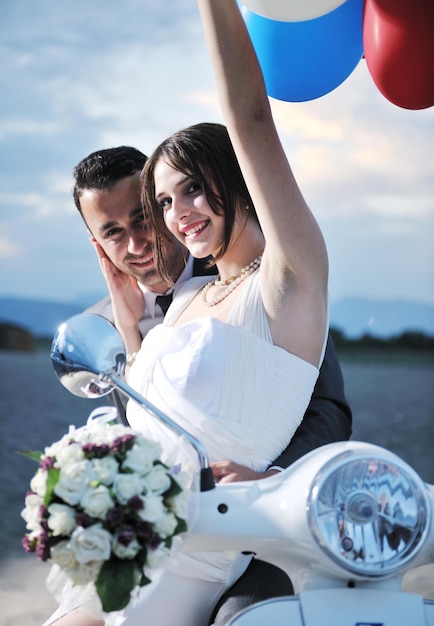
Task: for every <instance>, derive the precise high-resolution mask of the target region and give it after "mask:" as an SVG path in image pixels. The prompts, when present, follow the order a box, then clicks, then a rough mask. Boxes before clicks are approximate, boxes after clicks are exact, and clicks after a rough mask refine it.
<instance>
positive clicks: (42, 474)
mask: <svg viewBox="0 0 434 626" xmlns="http://www.w3.org/2000/svg"><path fill="white" fill-rule="evenodd" d="M47 475H48V474H47V472H46V470H42V469H38V471H37V472H36V474H35V475H34V476H33V478H32V480H31V481H30V489H31V490H32V491H34V492H35V493H37V494H38V496H41V497H42V498H43V497H44V496H45V494H46V493H47Z"/></svg>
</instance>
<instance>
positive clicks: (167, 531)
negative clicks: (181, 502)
mask: <svg viewBox="0 0 434 626" xmlns="http://www.w3.org/2000/svg"><path fill="white" fill-rule="evenodd" d="M177 526H178V520H177V519H176V517H175V515H174V514H173V513H164V514H163V515H161V516H160V517H159V518H158V519H157V520H156V521H155V522H154V528H155V530H156V531H157V533H158V534H159V535H160V537H163V539H165V538H166V537H171V536H172V535H173V533H174V532H175V528H176V527H177Z"/></svg>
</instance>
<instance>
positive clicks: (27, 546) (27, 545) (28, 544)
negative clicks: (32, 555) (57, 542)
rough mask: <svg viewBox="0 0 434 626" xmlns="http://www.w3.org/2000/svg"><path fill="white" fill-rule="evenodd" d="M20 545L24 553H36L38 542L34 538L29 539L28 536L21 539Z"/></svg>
mask: <svg viewBox="0 0 434 626" xmlns="http://www.w3.org/2000/svg"><path fill="white" fill-rule="evenodd" d="M21 545H22V546H23V548H24V550H25V551H26V552H36V547H37V545H38V540H37V539H36V537H32V538H30V537H29V536H28V535H26V536H25V537H23V538H22V540H21Z"/></svg>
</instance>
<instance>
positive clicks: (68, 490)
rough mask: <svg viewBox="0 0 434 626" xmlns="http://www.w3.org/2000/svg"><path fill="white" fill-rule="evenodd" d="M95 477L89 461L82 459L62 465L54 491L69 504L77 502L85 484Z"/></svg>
mask: <svg viewBox="0 0 434 626" xmlns="http://www.w3.org/2000/svg"><path fill="white" fill-rule="evenodd" d="M94 479H95V474H94V472H93V469H92V464H91V463H90V461H87V460H84V461H79V462H78V463H72V464H71V465H67V466H66V467H63V468H62V470H61V472H60V476H59V481H58V482H57V484H56V486H55V487H54V493H55V494H56V495H57V496H59V498H62V500H64V501H65V502H67V503H68V504H71V505H75V504H78V503H79V502H80V498H81V497H82V496H83V493H84V492H85V490H86V488H87V486H88V485H89V484H90V483H91V482H92V480H94Z"/></svg>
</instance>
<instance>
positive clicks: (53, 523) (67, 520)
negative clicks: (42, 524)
mask: <svg viewBox="0 0 434 626" xmlns="http://www.w3.org/2000/svg"><path fill="white" fill-rule="evenodd" d="M48 513H49V517H48V520H47V524H48V527H49V528H51V530H52V531H53V535H54V537H57V536H59V535H69V534H70V533H72V531H73V530H74V528H75V527H76V525H77V524H76V522H75V510H74V509H72V508H71V507H70V506H67V505H66V504H57V503H54V504H50V506H49V507H48Z"/></svg>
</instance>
